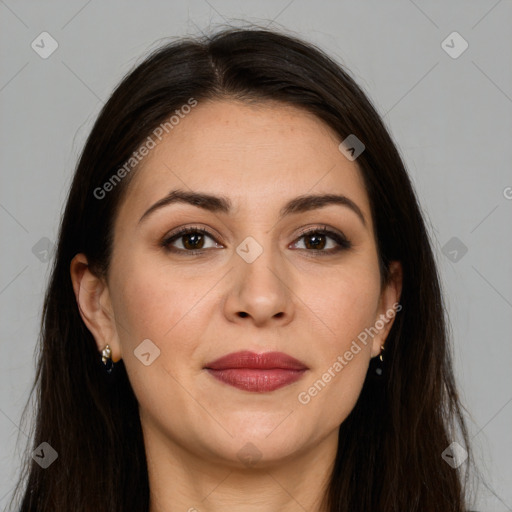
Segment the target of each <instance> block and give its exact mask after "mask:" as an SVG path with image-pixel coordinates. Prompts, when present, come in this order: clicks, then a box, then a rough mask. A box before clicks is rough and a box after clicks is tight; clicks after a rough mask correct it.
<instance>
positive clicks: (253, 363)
mask: <svg viewBox="0 0 512 512" xmlns="http://www.w3.org/2000/svg"><path fill="white" fill-rule="evenodd" d="M204 369H205V370H207V371H208V373H209V374H210V375H211V376H212V377H214V378H216V379H217V380H220V381H221V382H223V383H225V384H229V385H230V386H233V387H235V388H238V389H241V390H244V391H252V392H259V393H265V392H270V391H274V390H276V389H279V388H282V387H284V386H288V385H289V384H292V383H293V382H296V381H297V380H299V379H300V378H302V376H303V375H304V373H305V372H306V371H307V370H308V367H307V366H306V365H304V364H303V363H302V362H301V361H299V360H297V359H295V358H294V357H291V356H289V355H288V354H284V353H283V352H265V353H263V354H256V353H255V352H250V351H247V350H244V351H241V352H233V353H231V354H227V355H225V356H223V357H221V358H219V359H216V360H215V361H211V362H210V363H208V364H206V365H205V366H204Z"/></svg>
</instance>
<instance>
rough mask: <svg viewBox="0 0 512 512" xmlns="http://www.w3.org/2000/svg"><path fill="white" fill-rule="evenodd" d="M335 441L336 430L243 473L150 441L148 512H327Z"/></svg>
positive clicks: (242, 469) (243, 469) (235, 465)
mask: <svg viewBox="0 0 512 512" xmlns="http://www.w3.org/2000/svg"><path fill="white" fill-rule="evenodd" d="M337 441H338V431H337V430H335V431H334V432H332V433H331V435H330V436H329V437H328V438H326V439H324V440H322V441H320V442H319V443H318V444H316V445H315V446H311V447H309V449H307V450H306V451H304V452H303V453H300V454H293V455H290V456H289V457H288V458H287V460H282V461H265V460H264V459H263V458H262V459H260V460H259V461H258V462H257V463H256V464H254V465H253V466H252V467H250V466H246V467H240V461H238V460H237V461H236V462H235V461H229V460H224V461H223V460H219V459H218V458H217V459H215V460H214V459H213V458H208V457H204V456H203V455H199V456H198V455H197V454H193V453H191V452H189V451H187V450H186V449H185V448H184V447H183V446H179V445H177V444H174V443H171V442H170V441H169V439H168V438H167V439H166V440H165V444H164V445H162V443H161V442H158V441H157V440H156V438H155V437H154V436H148V435H146V436H145V445H146V457H147V463H148V476H149V486H150V512H178V511H180V512H221V511H226V510H243V511H244V512H256V511H257V512H275V511H276V510H279V511H280V512H299V511H300V512H304V511H306V510H307V511H308V512H327V511H326V510H325V509H324V508H321V507H322V500H323V498H324V495H325V492H326V489H327V484H328V482H329V477H330V474H331V472H332V468H333V464H334V459H335V455H336V449H337Z"/></svg>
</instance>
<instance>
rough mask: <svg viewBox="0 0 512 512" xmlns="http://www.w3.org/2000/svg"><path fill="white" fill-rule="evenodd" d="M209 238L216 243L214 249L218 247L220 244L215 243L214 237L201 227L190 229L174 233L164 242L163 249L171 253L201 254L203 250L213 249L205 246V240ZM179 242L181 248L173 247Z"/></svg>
mask: <svg viewBox="0 0 512 512" xmlns="http://www.w3.org/2000/svg"><path fill="white" fill-rule="evenodd" d="M206 238H209V239H210V240H213V241H214V245H213V247H218V246H219V244H217V242H216V241H215V239H214V238H213V236H212V235H211V234H210V233H209V232H208V231H207V230H206V229H203V228H200V227H188V228H184V229H181V230H180V231H178V232H176V233H173V234H172V235H170V236H169V237H166V238H165V239H164V240H162V243H161V245H162V247H165V248H166V249H167V250H169V251H170V252H175V253H180V252H181V253H184V252H187V253H189V254H197V253H201V252H202V251H203V249H210V248H211V247H206V246H205V239H206ZM175 241H178V242H180V244H181V247H176V246H173V244H174V242H175Z"/></svg>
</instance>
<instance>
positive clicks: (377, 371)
mask: <svg viewBox="0 0 512 512" xmlns="http://www.w3.org/2000/svg"><path fill="white" fill-rule="evenodd" d="M382 352H384V345H381V346H380V354H379V361H380V362H379V363H378V366H377V368H375V373H376V374H377V375H379V376H381V375H382V372H383V363H384V358H383V357H382Z"/></svg>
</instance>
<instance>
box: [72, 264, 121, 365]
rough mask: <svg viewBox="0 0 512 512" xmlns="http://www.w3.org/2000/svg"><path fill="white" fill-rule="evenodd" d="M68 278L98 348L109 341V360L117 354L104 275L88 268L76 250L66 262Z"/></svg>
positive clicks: (81, 314)
mask: <svg viewBox="0 0 512 512" xmlns="http://www.w3.org/2000/svg"><path fill="white" fill-rule="evenodd" d="M70 274H71V281H72V283H73V290H74V292H75V298H76V302H77V305H78V309H79V311H80V316H81V317H82V320H83V321H84V323H85V325H86V326H87V328H88V329H89V331H90V332H91V334H92V335H93V336H94V339H95V340H96V346H97V348H98V352H100V354H101V352H102V351H103V349H104V348H105V346H106V345H107V344H108V345H110V348H111V351H112V360H113V361H118V360H119V359H120V358H121V352H120V345H119V341H118V336H117V329H116V325H115V321H114V315H113V312H112V307H111V302H110V294H109V290H108V287H107V285H106V283H105V281H104V279H102V278H100V277H98V276H96V275H95V274H94V273H93V272H92V271H91V270H90V268H89V265H88V262H87V257H86V256H85V255H84V254H77V255H76V256H75V257H74V258H73V259H72V261H71V264H70Z"/></svg>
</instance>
